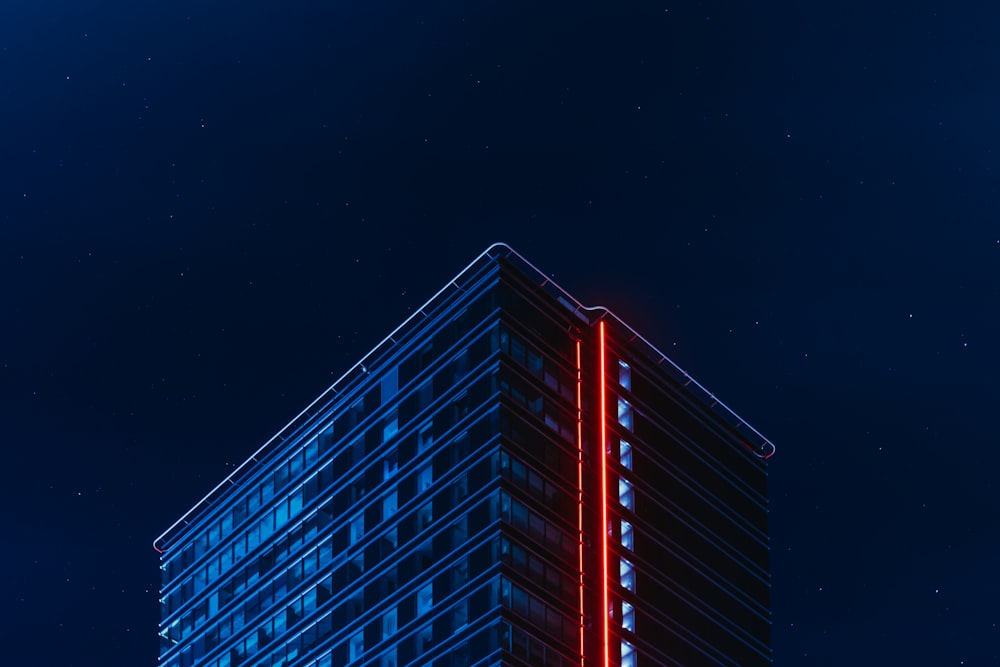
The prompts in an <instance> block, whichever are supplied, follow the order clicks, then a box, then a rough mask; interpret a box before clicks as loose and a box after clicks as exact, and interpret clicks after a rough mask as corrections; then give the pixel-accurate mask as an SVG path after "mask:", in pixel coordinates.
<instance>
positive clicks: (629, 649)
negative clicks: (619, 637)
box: [622, 641, 635, 667]
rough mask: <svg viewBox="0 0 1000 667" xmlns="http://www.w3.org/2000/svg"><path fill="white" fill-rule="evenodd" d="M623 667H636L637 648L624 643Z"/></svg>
mask: <svg viewBox="0 0 1000 667" xmlns="http://www.w3.org/2000/svg"><path fill="white" fill-rule="evenodd" d="M622 667H635V647H634V646H632V645H631V644H629V643H628V642H627V641H622Z"/></svg>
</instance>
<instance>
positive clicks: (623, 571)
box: [618, 558, 635, 593]
mask: <svg viewBox="0 0 1000 667" xmlns="http://www.w3.org/2000/svg"><path fill="white" fill-rule="evenodd" d="M618 574H619V578H620V581H621V584H622V588H624V589H625V590H627V591H632V592H633V593H635V565H633V564H632V562H631V561H628V560H625V559H624V558H621V559H619V561H618Z"/></svg>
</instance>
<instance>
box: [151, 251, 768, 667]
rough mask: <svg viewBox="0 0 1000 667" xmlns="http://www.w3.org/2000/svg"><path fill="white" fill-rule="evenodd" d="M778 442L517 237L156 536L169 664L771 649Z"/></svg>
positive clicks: (711, 660)
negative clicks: (537, 260)
mask: <svg viewBox="0 0 1000 667" xmlns="http://www.w3.org/2000/svg"><path fill="white" fill-rule="evenodd" d="M773 452H774V447H773V446H772V445H771V443H770V442H769V441H768V440H767V439H766V438H764V437H763V436H761V435H760V434H759V433H758V432H757V431H756V430H754V429H753V428H751V427H750V426H749V425H747V424H746V423H744V422H743V421H742V420H741V419H740V418H739V417H737V416H736V415H735V414H734V413H733V412H732V411H731V410H729V409H728V408H727V407H726V406H725V405H723V404H722V403H720V402H719V401H718V400H717V399H715V397H714V396H712V395H711V394H710V393H708V392H707V391H705V390H704V389H703V388H702V387H701V386H700V385H699V384H698V383H697V382H695V381H694V380H693V379H692V378H691V377H689V376H688V375H687V374H686V373H684V372H683V371H682V370H680V369H679V368H678V367H676V366H675V365H674V364H673V362H671V361H670V360H669V359H668V358H666V357H665V356H664V355H663V354H661V353H660V352H659V351H657V350H656V349H655V348H654V347H653V346H652V345H651V344H649V343H648V342H647V341H646V340H645V339H644V338H642V337H641V336H639V335H638V334H637V333H636V332H635V331H633V330H632V329H631V328H629V327H628V326H627V325H626V324H624V323H623V322H622V321H621V320H619V319H618V318H617V317H616V316H615V315H614V314H613V313H611V312H610V311H608V310H606V309H605V308H601V307H597V308H586V307H583V306H582V305H580V304H579V303H578V302H577V301H576V300H575V299H573V298H572V297H571V296H569V295H568V294H566V293H565V292H564V291H562V289H561V288H559V287H558V286H556V285H555V284H554V283H553V282H552V281H551V280H549V279H548V278H546V277H545V275H544V274H542V273H541V272H540V271H538V270H537V269H535V268H534V267H533V266H532V265H531V264H529V263H528V262H527V261H526V260H524V259H523V258H522V257H520V256H519V255H518V254H517V253H515V252H514V251H513V250H512V249H511V248H509V247H508V246H506V245H503V244H497V245H494V246H491V247H490V248H489V249H487V250H486V251H485V252H484V253H483V254H482V255H480V256H479V257H478V258H477V259H476V260H474V261H473V262H472V263H471V264H470V265H469V266H467V267H466V268H465V269H464V270H463V271H462V272H461V273H460V274H459V275H458V276H456V277H455V278H454V279H453V280H452V281H451V282H449V283H448V285H447V286H446V287H445V288H443V289H442V290H441V291H440V292H438V293H437V294H436V295H435V296H434V297H433V298H431V299H430V301H428V302H427V303H426V304H425V305H424V306H423V307H422V308H421V309H420V310H419V311H418V312H417V313H415V314H414V315H413V316H411V317H410V318H409V319H408V320H406V322H404V323H403V324H402V325H401V326H400V327H399V328H397V329H396V330H395V331H393V332H392V334H391V335H389V336H388V337H387V338H386V339H385V340H383V341H382V342H381V343H380V344H379V345H378V346H376V347H375V348H374V349H373V350H372V351H371V352H370V353H369V354H367V355H366V356H365V357H364V358H363V359H362V360H361V361H360V362H359V363H358V364H357V365H355V366H354V367H353V368H352V369H351V370H350V371H349V372H348V373H346V374H345V375H344V376H343V377H341V378H340V379H339V380H338V381H337V382H336V383H335V384H334V385H333V386H332V387H330V389H328V390H327V391H326V392H324V393H323V394H322V395H321V396H320V397H319V398H317V399H316V400H315V401H314V402H313V403H312V404H311V405H310V406H309V407H308V408H306V409H305V410H304V411H303V412H302V413H301V414H299V415H298V416H297V417H296V418H295V419H294V420H293V421H292V422H291V423H289V424H288V425H287V426H286V427H285V428H284V429H282V430H281V432H280V433H278V434H277V435H276V436H274V437H273V438H272V439H271V440H270V441H268V442H267V443H266V444H265V445H264V446H263V447H261V448H260V449H259V450H258V451H256V452H254V454H253V455H252V456H251V457H250V458H249V459H248V460H247V461H246V463H244V464H243V465H242V466H240V467H239V468H238V469H237V470H236V471H235V472H234V473H233V474H232V475H231V476H230V477H229V478H227V479H226V480H224V481H223V482H222V483H221V484H219V486H217V487H216V488H215V489H214V490H213V491H212V492H211V493H209V494H208V495H207V496H206V497H205V498H204V499H202V500H201V501H200V502H198V503H197V504H196V505H195V506H194V507H193V508H192V509H191V510H189V511H188V513H187V514H185V515H184V516H183V517H182V518H181V519H179V520H178V521H177V522H176V523H175V524H174V525H173V526H171V527H170V528H169V529H168V530H167V531H166V532H165V533H164V534H163V535H161V536H160V537H159V538H157V540H156V541H155V542H154V546H155V548H156V549H157V551H159V552H160V554H161V569H162V571H163V584H162V590H161V603H162V623H161V628H160V636H161V650H160V664H161V665H165V666H168V667H190V666H192V665H199V666H205V667H236V666H238V665H253V666H265V665H266V666H267V667H275V666H279V665H287V666H298V665H301V666H303V667H331V666H341V665H359V666H360V665H365V666H375V665H378V666H385V667H393V666H396V665H433V666H435V667H445V666H448V667H452V666H453V667H466V666H471V665H477V666H478V665H558V666H562V667H569V666H572V665H578V666H581V667H608V666H610V665H621V666H622V667H634V666H636V665H639V666H642V667H648V666H653V665H725V666H735V665H739V666H741V667H753V666H756V665H769V664H771V657H770V655H771V652H770V599H769V588H770V584H769V571H768V534H767V511H768V506H767V484H766V482H767V470H766V459H767V458H768V457H770V456H771V454H773Z"/></svg>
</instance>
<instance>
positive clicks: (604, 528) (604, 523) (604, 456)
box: [597, 320, 611, 667]
mask: <svg viewBox="0 0 1000 667" xmlns="http://www.w3.org/2000/svg"><path fill="white" fill-rule="evenodd" d="M597 335H598V347H599V349H600V362H599V367H598V370H599V372H600V382H601V385H600V389H601V400H600V404H601V405H600V410H601V412H600V420H601V422H600V429H599V430H600V433H601V455H600V459H601V546H602V549H601V562H602V571H603V576H604V581H603V582H602V584H601V615H602V616H603V617H604V666H605V667H610V665H611V629H610V627H609V619H608V616H609V615H610V613H609V612H610V605H609V604H608V432H607V431H608V429H607V421H608V417H607V403H608V400H607V387H606V379H605V374H606V372H607V371H606V370H605V363H604V320H601V321H600V322H598V323H597Z"/></svg>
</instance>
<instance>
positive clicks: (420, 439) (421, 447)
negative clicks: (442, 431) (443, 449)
mask: <svg viewBox="0 0 1000 667" xmlns="http://www.w3.org/2000/svg"><path fill="white" fill-rule="evenodd" d="M433 444H434V434H433V433H432V432H431V425H430V424H426V425H425V426H424V427H423V428H422V429H420V433H418V434H417V453H418V454H420V453H421V452H424V451H426V450H427V449H428V448H429V447H430V446H431V445H433Z"/></svg>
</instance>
